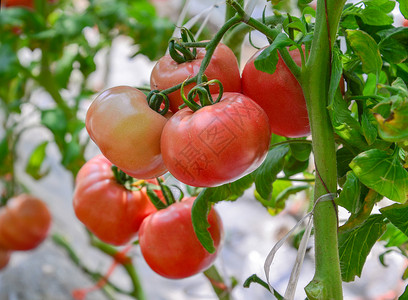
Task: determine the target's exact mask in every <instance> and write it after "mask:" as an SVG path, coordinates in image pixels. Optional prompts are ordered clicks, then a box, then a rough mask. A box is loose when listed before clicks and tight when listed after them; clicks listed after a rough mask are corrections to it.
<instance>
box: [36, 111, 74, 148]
mask: <svg viewBox="0 0 408 300" xmlns="http://www.w3.org/2000/svg"><path fill="white" fill-rule="evenodd" d="M41 124H42V125H44V126H45V127H47V128H48V129H49V130H51V132H52V133H53V134H54V138H55V141H56V143H57V144H58V145H63V144H64V143H65V133H66V131H67V126H68V121H67V119H66V117H65V114H64V111H62V110H61V109H59V108H54V109H49V110H43V111H41Z"/></svg>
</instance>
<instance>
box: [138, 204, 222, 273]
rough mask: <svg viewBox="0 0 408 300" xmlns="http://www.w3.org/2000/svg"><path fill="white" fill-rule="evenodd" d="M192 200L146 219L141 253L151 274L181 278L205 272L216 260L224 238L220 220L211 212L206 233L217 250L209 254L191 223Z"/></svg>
mask: <svg viewBox="0 0 408 300" xmlns="http://www.w3.org/2000/svg"><path fill="white" fill-rule="evenodd" d="M194 199H195V198H185V200H183V201H181V202H176V203H174V204H172V205H170V206H168V207H167V208H165V209H162V210H159V211H158V212H156V213H154V214H151V215H150V216H148V217H147V218H146V219H145V220H144V221H143V223H142V226H141V227H140V233H139V243H140V250H141V251H142V255H143V257H144V259H145V261H146V263H147V264H148V265H149V266H150V268H152V270H153V271H155V272H156V273H158V274H159V275H161V276H164V277H166V278H171V279H181V278H186V277H189V276H192V275H195V274H197V273H199V272H201V271H204V270H205V269H207V268H208V267H209V266H210V265H211V264H212V263H213V262H214V260H215V259H216V257H217V253H218V252H219V249H220V243H221V240H222V237H223V226H222V222H221V219H220V217H219V215H218V213H217V212H216V210H215V209H214V208H212V209H211V210H210V213H209V215H208V222H209V223H210V227H209V229H208V230H209V232H210V234H211V237H212V238H213V241H214V246H215V248H216V251H215V252H214V253H209V252H207V250H205V248H204V247H203V246H202V245H201V243H200V241H199V240H198V238H197V236H196V234H195V232H194V228H193V224H192V221H191V207H192V205H193V203H194Z"/></svg>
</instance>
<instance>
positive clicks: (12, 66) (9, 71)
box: [0, 43, 20, 80]
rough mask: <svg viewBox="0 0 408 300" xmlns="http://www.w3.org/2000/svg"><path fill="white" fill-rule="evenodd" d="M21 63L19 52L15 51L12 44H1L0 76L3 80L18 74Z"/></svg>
mask: <svg viewBox="0 0 408 300" xmlns="http://www.w3.org/2000/svg"><path fill="white" fill-rule="evenodd" d="M19 67H20V64H19V62H18V58H17V53H16V52H15V51H13V49H12V47H11V45H10V44H4V43H2V44H1V47H0V77H1V78H2V80H6V79H11V78H14V77H16V76H17V73H18V70H19Z"/></svg>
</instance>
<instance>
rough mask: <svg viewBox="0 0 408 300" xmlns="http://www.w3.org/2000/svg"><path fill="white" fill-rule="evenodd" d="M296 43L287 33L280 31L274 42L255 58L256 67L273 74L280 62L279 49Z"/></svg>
mask: <svg viewBox="0 0 408 300" xmlns="http://www.w3.org/2000/svg"><path fill="white" fill-rule="evenodd" d="M293 44H295V42H294V41H292V40H291V39H290V38H289V37H288V36H287V35H286V34H284V33H280V34H279V35H278V36H277V37H276V39H275V40H274V41H273V43H272V44H271V45H270V46H268V47H267V48H265V49H264V50H263V51H262V52H261V54H259V56H258V57H257V58H256V59H255V61H254V64H255V68H256V69H257V70H259V71H262V72H266V73H269V74H273V73H274V72H275V70H276V64H277V63H278V59H279V56H278V53H277V49H282V48H285V47H288V46H291V45H293Z"/></svg>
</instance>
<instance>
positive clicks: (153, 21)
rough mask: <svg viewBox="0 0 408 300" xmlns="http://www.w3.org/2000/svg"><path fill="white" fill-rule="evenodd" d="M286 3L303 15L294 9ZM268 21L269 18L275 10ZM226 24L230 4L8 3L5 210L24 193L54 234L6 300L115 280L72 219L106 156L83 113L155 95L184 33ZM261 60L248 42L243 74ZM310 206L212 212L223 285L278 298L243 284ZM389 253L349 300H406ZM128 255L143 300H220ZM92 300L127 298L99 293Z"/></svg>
mask: <svg viewBox="0 0 408 300" xmlns="http://www.w3.org/2000/svg"><path fill="white" fill-rule="evenodd" d="M277 2H279V1H277ZM281 2H282V3H281V4H280V5H281V6H284V5H286V6H287V7H288V9H290V10H292V13H293V14H296V11H297V10H298V7H297V6H296V5H295V4H296V3H294V1H281ZM292 2H293V3H292ZM272 3H274V1H272ZM274 4H276V3H274ZM310 5H311V6H313V2H312V3H311V4H310ZM264 6H265V3H264V2H261V1H258V2H256V3H255V8H254V12H253V16H255V17H261V16H262V12H263V10H264ZM267 11H268V12H269V13H270V12H272V6H271V5H269V4H268V5H267ZM180 16H181V17H180ZM183 16H184V17H183ZM224 16H225V4H224V2H216V1H211V0H206V1H199V0H190V1H189V0H187V1H185V2H184V1H179V0H151V1H148V0H133V1H127V0H116V1H113V0H90V1H87V0H76V1H67V0H35V1H34V2H33V1H30V0H21V1H16V0H8V1H4V0H2V9H1V13H0V99H1V111H0V120H1V122H2V125H3V126H2V128H1V129H0V179H1V188H2V190H1V191H2V199H3V200H2V201H4V202H5V200H6V199H8V198H10V197H12V196H15V195H18V194H20V193H23V192H25V193H30V194H32V195H35V196H36V197H38V198H39V199H41V200H42V201H44V202H45V203H46V204H47V205H48V207H49V209H50V211H51V214H52V218H53V223H52V228H51V232H50V235H49V237H48V238H47V239H46V240H45V241H44V242H43V243H42V244H41V245H40V246H39V247H37V248H36V249H33V250H31V251H16V252H13V253H12V256H11V259H10V262H9V264H8V265H7V267H5V268H4V269H2V270H1V271H0V300H23V299H24V300H37V299H38V300H40V299H41V300H65V299H73V298H72V292H73V291H74V290H76V289H81V288H87V287H90V286H92V285H93V284H94V281H93V280H92V278H94V275H95V274H100V275H103V274H105V273H106V272H107V270H108V268H109V266H110V265H111V263H112V261H113V259H112V257H111V256H109V255H106V254H105V253H103V251H100V249H97V248H95V247H93V246H91V245H90V243H89V239H88V234H87V233H86V231H85V228H84V226H83V225H82V224H81V223H80V221H79V220H78V219H77V218H76V217H75V214H74V211H73V208H72V195H73V188H74V178H75V175H76V173H77V172H78V170H79V168H80V167H81V166H82V165H83V164H84V162H85V161H87V160H89V159H90V158H92V157H93V156H95V155H96V154H98V153H99V150H98V149H97V147H96V146H95V145H94V144H93V143H92V142H91V141H90V140H89V137H88V135H87V133H86V131H85V129H84V119H85V114H86V110H87V108H88V107H89V105H90V103H91V102H92V100H93V99H94V98H95V96H96V95H97V94H98V93H99V92H101V91H103V90H105V89H107V88H109V87H113V86H117V85H129V86H135V87H148V86H149V79H150V72H151V70H152V68H153V66H154V64H155V61H156V60H157V59H158V58H160V57H161V56H163V55H164V54H165V52H166V49H167V45H168V44H167V43H168V40H169V39H170V37H171V36H173V34H174V32H175V30H176V25H178V26H181V25H183V24H185V23H187V22H189V23H188V24H192V23H194V22H193V21H194V20H196V22H195V23H194V24H192V25H191V29H192V30H193V31H194V32H197V31H198V30H201V29H203V31H202V33H201V35H200V39H208V38H210V37H211V35H212V34H213V33H214V32H216V30H217V29H218V28H219V27H220V26H221V25H222V24H223V22H224ZM191 20H193V21H191ZM394 20H395V24H397V25H399V24H402V22H403V19H402V18H401V16H400V15H397V14H396V15H395V19H394ZM203 24H204V27H203V28H200V27H201V26H202V25H203ZM252 43H253V44H255V45H257V46H259V47H261V46H263V45H266V44H267V41H266V39H264V38H262V37H261V36H260V35H259V36H258V35H257V34H256V33H254V34H253V35H252ZM255 51H256V49H255V48H254V47H252V46H251V45H250V43H249V40H248V36H246V37H245V39H244V43H243V46H242V52H241V62H242V64H243V63H244V62H245V61H246V60H247V59H248V58H249V57H250V56H251V55H252V54H253V53H254V52H255ZM242 64H241V65H242ZM107 122H109V121H108V120H107ZM307 206H308V193H307V192H302V193H298V194H297V195H296V197H289V199H288V200H287V202H286V206H285V207H284V208H283V212H282V213H280V214H279V215H274V213H273V212H271V211H268V210H267V209H265V208H264V207H263V206H262V205H261V204H260V202H258V201H256V199H255V197H254V194H253V191H252V190H249V191H247V192H246V193H245V195H244V196H243V197H242V198H240V199H238V200H237V201H235V202H234V203H231V202H225V203H219V204H217V205H216V208H217V210H218V211H219V213H220V215H221V218H222V220H223V223H224V227H225V232H226V233H225V241H224V245H223V248H222V251H221V253H220V256H219V258H218V259H217V261H216V266H217V267H218V269H219V270H220V272H221V273H222V275H223V276H224V278H226V280H227V283H229V284H231V282H232V281H237V285H236V287H235V288H234V289H233V292H232V296H233V299H236V300H248V299H259V300H262V299H271V298H272V296H271V294H269V293H268V292H267V291H266V290H265V289H264V288H263V287H261V286H259V285H256V284H252V285H251V287H250V288H244V287H243V282H244V281H245V279H246V278H248V277H249V276H251V275H252V274H254V273H256V274H258V276H260V277H262V278H264V271H263V264H264V261H265V258H266V256H267V254H268V252H269V251H270V250H271V248H272V247H273V245H274V244H275V243H276V242H277V241H278V240H279V239H280V238H282V237H283V236H284V235H285V234H286V233H287V232H288V231H289V230H290V229H291V228H292V227H293V226H294V225H295V224H296V223H297V221H298V220H299V219H300V218H301V217H302V215H303V213H304V211H305V209H306V208H307ZM101 218H102V216H101ZM294 243H295V239H294V238H291V239H289V242H287V243H286V244H285V245H284V246H283V247H282V248H281V249H280V250H279V252H278V254H277V256H276V258H275V260H274V263H273V265H272V268H271V278H270V281H271V284H272V286H273V287H274V288H276V289H277V290H278V291H280V292H281V293H283V292H284V290H285V288H286V284H287V282H288V280H289V277H290V273H291V270H292V264H293V262H294V260H295V258H296V254H297V250H296V248H295V247H294V246H293V245H294ZM310 245H312V241H310ZM69 251H71V255H69V254H70V252H69ZM384 251H385V250H384V248H383V247H382V246H381V245H379V246H375V247H374V249H373V251H372V254H370V256H369V258H368V263H367V264H366V265H365V267H364V270H363V274H362V278H363V279H357V280H356V281H355V282H353V283H349V284H345V299H350V300H360V299H361V300H363V299H378V300H380V299H383V300H385V299H395V298H396V297H397V296H398V295H399V294H401V293H402V291H403V289H404V288H405V285H406V282H404V281H403V280H402V279H401V274H402V272H403V271H404V270H405V268H406V266H407V260H406V259H405V258H403V257H402V256H400V255H397V254H395V255H394V254H393V253H389V254H387V256H386V258H385V262H384V264H382V263H381V262H380V260H379V259H378V256H379V255H380V254H382V253H384ZM72 252H74V253H75V255H73V254H72ZM130 255H131V256H132V258H133V263H134V265H135V268H136V270H137V272H138V274H139V277H140V280H141V284H142V287H143V289H144V291H145V294H146V298H147V299H154V300H160V299H163V300H173V299H174V300H176V299H177V300H183V299H189V300H195V299H197V300H198V299H208V300H210V299H217V297H216V296H215V294H214V292H213V291H212V288H211V285H210V284H209V282H208V281H206V279H205V278H204V276H203V275H196V276H193V277H191V278H188V279H184V280H168V279H164V278H162V277H160V276H159V275H157V274H155V273H154V272H153V271H151V270H150V268H149V267H148V266H147V264H146V263H145V262H144V260H143V257H142V256H141V253H140V249H139V248H138V247H137V246H135V247H133V248H132V250H131V252H130ZM73 256H74V257H75V258H76V259H77V260H75V259H74V260H73V259H72V257H73ZM384 274H385V275H384ZM312 276H313V250H312V249H311V250H310V251H308V252H307V254H306V258H305V262H304V265H303V268H302V273H301V277H300V281H299V284H298V291H297V298H296V299H304V298H305V294H304V292H303V287H304V286H305V285H306V284H307V283H308V282H309V281H310V280H311V278H312ZM230 278H231V279H230ZM110 280H111V281H112V282H113V283H114V284H115V285H117V286H118V287H120V288H122V289H124V290H127V289H130V287H131V282H130V279H129V276H128V274H127V273H126V272H125V271H124V270H123V269H122V268H120V267H118V268H116V269H115V271H114V273H113V274H112V276H111V277H110ZM86 299H101V300H102V299H131V298H130V297H128V296H126V295H123V294H121V293H115V292H113V291H111V290H105V291H101V290H96V291H93V292H91V293H89V294H88V295H87V298H86Z"/></svg>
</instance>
